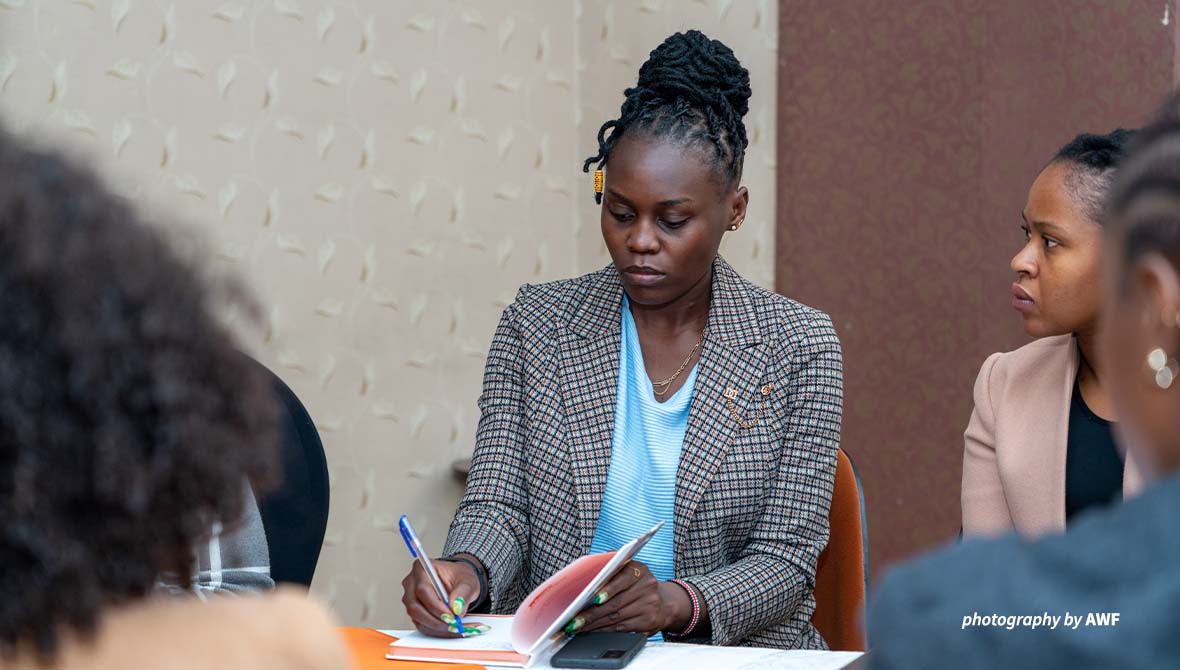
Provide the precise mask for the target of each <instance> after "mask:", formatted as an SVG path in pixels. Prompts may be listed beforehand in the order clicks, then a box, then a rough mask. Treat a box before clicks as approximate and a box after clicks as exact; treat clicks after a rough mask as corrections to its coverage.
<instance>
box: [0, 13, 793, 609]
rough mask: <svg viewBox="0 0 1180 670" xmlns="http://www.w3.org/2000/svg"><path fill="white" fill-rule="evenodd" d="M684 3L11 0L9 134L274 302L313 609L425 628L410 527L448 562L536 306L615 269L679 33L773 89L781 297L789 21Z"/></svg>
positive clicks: (758, 102) (756, 237) (738, 243)
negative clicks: (495, 378) (779, 109)
mask: <svg viewBox="0 0 1180 670" xmlns="http://www.w3.org/2000/svg"><path fill="white" fill-rule="evenodd" d="M680 5H681V3H671V2H669V3H652V2H644V3H632V2H615V3H605V4H600V3H596V2H585V3H575V2H556V1H549V0H534V1H531V2H511V1H509V0H496V1H494V2H492V1H484V2H470V3H465V4H460V3H455V2H445V3H444V2H427V1H418V2H413V1H408V0H399V1H397V2H391V1H385V0H351V1H350V0H337V1H335V2H325V1H320V2H314V1H310V0H237V1H235V0H214V1H211V2H205V1H203V0H73V1H67V0H0V114H2V115H3V117H4V118H5V119H6V120H7V122H8V124H9V126H11V127H13V128H15V129H16V130H18V131H20V132H23V133H27V134H29V135H30V136H34V137H38V138H42V139H44V140H46V141H48V142H50V143H52V144H54V145H57V146H63V147H66V148H67V149H68V150H70V151H71V152H72V153H75V154H78V155H81V156H84V157H85V158H87V159H89V160H92V161H95V162H96V163H98V164H99V165H101V166H102V169H103V172H104V174H105V175H106V176H107V179H108V180H109V181H110V182H111V183H112V185H113V186H114V187H115V188H116V189H117V190H118V191H119V192H121V193H123V194H124V195H126V196H127V197H129V198H132V199H134V200H136V201H138V202H140V203H141V204H142V205H143V206H144V207H146V208H148V209H149V211H166V212H168V214H169V220H173V221H176V220H179V221H182V222H184V223H187V224H189V226H191V227H192V228H196V229H197V230H199V231H200V232H201V233H202V234H203V235H205V236H206V237H208V238H209V239H211V241H212V247H213V251H214V252H215V256H216V262H217V263H219V264H221V266H222V267H223V268H227V269H230V270H231V271H236V272H240V273H243V274H244V275H245V276H246V277H247V279H248V280H249V281H250V282H251V283H252V284H253V286H254V287H255V288H256V290H257V292H258V294H259V296H260V297H261V299H262V300H263V302H264V304H265V305H266V324H265V327H264V329H263V331H264V332H261V333H251V334H249V335H248V336H247V341H248V342H249V346H250V347H251V349H252V350H253V351H254V352H255V353H256V355H258V356H259V358H261V359H262V360H263V361H264V362H265V363H267V364H268V365H270V366H271V367H272V368H273V369H274V370H276V372H278V373H279V375H280V376H282V377H283V378H284V379H285V380H286V381H287V382H288V383H289V384H290V385H291V386H292V388H294V390H295V392H296V393H297V394H298V395H299V396H300V397H301V398H302V399H303V401H304V403H305V404H306V405H307V406H308V408H309V410H310V412H311V414H312V416H313V417H314V419H315V421H316V424H317V426H318V427H319V429H320V431H321V435H322V436H323V439H324V443H325V447H326V449H327V452H328V460H329V467H330V470H331V480H332V495H333V499H332V510H331V517H330V520H329V526H328V535H327V538H326V540H325V547H324V551H323V554H322V557H321V559H320V565H319V569H318V571H317V575H316V581H315V584H314V585H313V588H314V590H315V591H317V592H319V593H320V594H322V595H324V596H326V597H328V598H330V599H331V600H332V601H333V603H334V604H335V606H336V608H337V610H338V612H339V614H340V616H341V618H342V619H343V620H344V621H345V622H346V623H350V624H373V625H382V626H398V625H404V624H405V623H406V618H405V616H404V613H403V611H402V609H401V605H400V600H399V599H400V597H401V588H400V580H401V576H402V575H403V574H404V572H405V570H406V569H407V567H408V564H409V561H408V558H407V554H406V552H405V549H404V547H403V546H402V543H401V540H400V538H399V537H398V536H397V533H396V531H395V530H393V529H394V524H395V522H396V518H397V515H399V514H401V513H408V514H410V515H411V516H412V518H414V519H415V523H416V525H417V526H418V527H419V530H420V532H421V534H422V536H423V540H424V542H425V543H426V544H427V546H428V547H430V548H432V549H434V550H436V551H437V550H438V549H439V548H441V544H442V539H443V536H444V534H445V529H446V525H447V522H448V521H449V518H450V515H451V513H452V511H453V508H454V505H455V503H456V502H457V501H458V497H459V495H460V493H461V486H460V485H459V484H458V483H456V482H454V481H453V479H452V476H451V473H450V464H451V461H452V460H453V459H455V458H459V457H461V456H465V455H467V454H469V453H470V449H471V445H472V443H473V436H474V429H475V423H476V419H477V409H476V406H475V399H476V397H477V395H478V393H479V383H480V377H481V373H482V368H483V356H484V353H485V350H486V348H487V345H488V342H489V340H490V337H491V333H492V331H493V329H494V328H495V324H496V321H497V319H498V317H499V312H500V310H501V309H502V308H503V307H504V305H505V304H506V303H507V301H509V300H510V299H511V297H512V295H513V294H514V292H515V289H516V287H517V286H518V285H519V284H521V283H523V282H526V281H528V282H536V281H544V280H549V279H554V278H558V277H563V276H570V275H573V274H576V273H578V272H583V271H587V270H590V269H593V268H596V267H599V266H601V265H603V264H605V263H606V257H605V256H602V255H600V253H599V247H600V245H601V242H600V240H599V237H598V233H597V216H596V214H595V212H594V211H593V207H592V203H593V200H592V198H591V196H590V181H589V177H586V176H585V175H582V173H581V172H580V171H579V166H580V160H581V157H582V156H583V154H585V153H587V151H589V149H590V148H591V140H592V137H593V134H594V132H595V130H596V129H597V126H598V124H599V123H600V122H601V119H603V118H606V117H607V116H609V115H613V114H614V113H615V112H616V111H617V107H618V104H619V101H620V100H621V90H622V88H623V87H624V86H625V85H626V84H627V82H629V81H631V80H632V79H633V78H634V76H635V72H636V71H637V70H638V66H639V64H640V63H641V62H642V60H643V59H644V58H645V57H646V53H647V51H649V50H650V49H651V48H652V47H653V46H655V44H657V43H658V42H659V41H660V40H661V39H663V37H665V36H666V35H667V33H669V32H670V31H672V30H674V29H679V28H684V27H700V28H701V29H703V30H705V31H706V32H708V33H710V34H713V35H716V36H717V37H720V38H722V39H725V40H731V42H730V43H731V44H733V45H735V46H736V47H737V50H738V55H739V57H741V58H742V59H743V61H744V62H746V63H747V65H748V67H750V69H751V71H752V72H753V73H754V77H755V79H754V89H755V100H754V104H753V109H752V112H751V115H750V117H749V118H748V123H750V126H751V137H752V138H754V147H753V148H752V149H751V151H750V157H749V158H748V159H747V169H746V180H747V182H748V183H749V184H750V187H751V192H752V196H751V208H750V209H751V215H750V218H749V220H748V225H747V226H746V227H744V228H743V229H742V231H741V233H740V235H739V237H738V238H737V239H735V240H733V241H732V242H727V252H726V253H727V255H728V257H730V259H731V260H732V261H734V262H735V264H736V265H737V267H738V268H739V269H741V270H742V271H743V272H745V273H746V274H747V276H750V277H751V278H752V279H754V280H755V281H757V282H758V283H760V284H763V285H765V286H770V285H771V284H772V279H773V266H772V255H773V254H772V253H771V252H772V249H773V245H772V240H773V237H772V231H771V222H772V212H773V200H772V198H771V190H770V189H771V185H772V183H773V165H772V163H771V157H772V147H773V114H772V107H771V105H770V101H771V100H773V97H774V96H773V85H774V39H775V34H774V31H775V26H776V18H775V15H774V13H773V8H774V3H771V2H736V3H731V2H708V3H685V6H684V7H681V6H680ZM674 6H675V7H674ZM580 119H581V120H580ZM176 215H179V217H177V216H176ZM579 220H580V221H583V222H587V224H586V225H584V226H582V227H581V229H579V228H578V221H579Z"/></svg>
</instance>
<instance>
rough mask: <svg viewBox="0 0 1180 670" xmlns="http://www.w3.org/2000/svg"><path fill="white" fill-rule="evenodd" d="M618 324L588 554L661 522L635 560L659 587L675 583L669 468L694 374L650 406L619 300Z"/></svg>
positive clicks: (676, 458)
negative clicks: (614, 377) (614, 379)
mask: <svg viewBox="0 0 1180 670" xmlns="http://www.w3.org/2000/svg"><path fill="white" fill-rule="evenodd" d="M622 318H623V334H622V343H621V348H620V351H619V389H618V396H617V400H616V402H615V434H614V440H613V442H612V444H611V457H610V470H609V471H608V472H607V476H606V493H605V494H604V496H603V499H602V510H601V511H600V512H599V514H598V526H597V527H596V528H595V529H594V540H593V542H591V544H590V551H591V552H592V553H597V552H601V551H614V550H616V549H618V548H619V547H621V546H623V545H624V544H626V543H628V542H630V541H631V540H634V539H635V538H637V537H639V536H640V535H642V534H644V533H646V532H647V531H648V530H650V529H651V527H652V526H654V525H656V524H657V523H659V522H660V521H663V522H664V524H665V525H664V527H663V528H661V529H660V532H658V533H656V535H655V537H653V538H652V539H651V541H650V542H648V543H647V545H646V546H644V547H643V549H642V550H641V551H640V552H639V554H638V555H637V556H636V557H635V560H637V561H641V562H643V563H645V564H646V565H647V567H648V568H650V569H651V573H652V574H653V575H655V577H656V579H659V580H661V581H666V580H669V579H672V578H673V577H675V576H676V572H675V563H674V562H673V554H672V543H673V538H674V533H673V524H672V511H673V508H674V500H675V497H676V469H677V467H678V466H679V464H680V448H681V445H682V444H683V442H684V433H685V432H686V431H687V430H688V407H689V404H690V403H691V402H692V391H693V384H695V383H696V378H697V368H696V366H695V365H694V366H693V368H692V371H691V372H690V373H689V375H688V379H687V380H685V382H684V386H682V387H680V389H679V390H677V391H676V393H674V394H673V395H672V396H671V397H670V398H668V399H667V400H666V401H664V402H662V403H661V402H659V401H657V400H656V396H655V393H654V392H653V391H652V385H651V380H650V379H649V378H648V376H647V370H645V369H644V367H643V351H642V350H641V349H640V347H639V332H638V331H637V330H636V329H635V319H634V318H633V317H632V316H631V308H630V305H629V304H628V302H627V299H626V297H624V298H623V314H622Z"/></svg>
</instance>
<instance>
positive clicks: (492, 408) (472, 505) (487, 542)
mask: <svg viewBox="0 0 1180 670" xmlns="http://www.w3.org/2000/svg"><path fill="white" fill-rule="evenodd" d="M523 295H524V289H522V290H521V293H520V294H518V295H517V300H518V302H519V300H520V298H521V296H523ZM516 304H517V303H514V304H513V305H509V306H508V308H507V309H505V310H504V314H503V316H502V317H501V318H500V325H499V326H498V327H497V328H496V334H495V335H494V336H493V338H492V345H491V347H490V349H489V351H488V359H487V365H486V366H485V368H484V377H483V391H482V393H481V394H480V397H479V409H480V419H479V426H478V428H477V429H476V435H475V453H474V454H473V456H472V459H471V472H470V473H469V474H468V476H467V489H466V491H465V492H464V494H463V499H462V500H461V501H460V502H459V509H458V510H457V511H456V513H455V518H454V521H452V522H451V528H450V532H449V533H448V535H447V542H446V546H445V547H444V549H443V553H444V555H448V556H449V555H452V554H457V553H469V554H472V555H474V556H475V557H476V558H478V559H479V560H480V562H481V563H483V564H484V567H486V568H487V570H488V577H489V579H488V582H489V583H488V588H489V590H490V592H491V593H490V594H489V595H490V597H491V609H492V611H493V612H499V611H502V610H504V609H506V608H510V607H511V605H512V603H511V602H505V600H506V596H509V598H508V600H510V599H511V597H510V596H511V594H512V593H514V592H515V591H516V589H514V588H513V587H514V585H516V583H517V582H518V580H519V579H520V578H521V573H522V567H523V565H524V563H525V556H527V553H528V548H529V524H528V515H527V511H526V510H527V505H526V499H527V491H526V490H525V484H524V478H523V477H524V474H523V473H524V469H525V464H524V440H525V435H524V429H523V425H522V419H521V417H522V413H523V403H524V395H523V388H522V385H523V380H522V373H521V369H522V365H521V357H522V355H523V354H522V348H521V339H520V332H519V331H518V330H517V322H516V321H517V318H516Z"/></svg>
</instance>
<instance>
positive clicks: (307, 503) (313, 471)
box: [258, 370, 329, 586]
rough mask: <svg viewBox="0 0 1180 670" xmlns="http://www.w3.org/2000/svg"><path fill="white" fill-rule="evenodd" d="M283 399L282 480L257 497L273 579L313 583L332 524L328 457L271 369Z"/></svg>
mask: <svg viewBox="0 0 1180 670" xmlns="http://www.w3.org/2000/svg"><path fill="white" fill-rule="evenodd" d="M267 373H268V374H269V375H270V377H271V380H272V383H273V386H274V388H275V393H276V395H277V396H278V397H279V400H280V401H281V402H280V410H279V414H280V424H281V428H280V430H281V439H282V444H281V445H280V449H279V451H280V454H281V460H282V468H283V470H282V481H281V484H280V485H279V487H278V489H276V490H274V491H272V492H271V493H270V494H268V495H267V496H265V497H262V498H261V499H259V501H258V507H259V511H260V512H261V513H262V526H263V528H264V529H265V531H266V542H267V545H268V546H269V548H270V575H271V578H272V579H274V581H275V583H293V584H302V585H304V586H310V585H311V578H312V576H314V575H315V566H316V563H317V562H318V561H319V558H320V548H321V547H322V546H323V542H324V531H325V530H326V529H327V527H328V500H329V491H328V461H327V458H326V457H325V455H324V445H323V443H322V442H321V441H320V436H319V433H318V432H317V431H316V428H315V424H314V423H313V422H312V420H311V415H309V414H308V413H307V409H306V408H305V407H304V406H303V403H301V402H299V398H297V397H296V396H295V393H294V392H292V391H291V389H290V387H288V386H287V385H286V384H285V383H284V382H283V380H282V379H279V377H278V376H277V375H275V374H274V373H273V372H271V371H270V370H267Z"/></svg>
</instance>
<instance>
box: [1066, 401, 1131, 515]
mask: <svg viewBox="0 0 1180 670" xmlns="http://www.w3.org/2000/svg"><path fill="white" fill-rule="evenodd" d="M1065 449H1066V451H1065V519H1066V522H1067V523H1068V522H1069V521H1070V520H1072V519H1073V516H1074V515H1075V514H1077V513H1078V512H1081V511H1083V510H1086V509H1088V508H1090V507H1099V506H1104V505H1109V504H1110V503H1112V502H1115V501H1118V500H1122V497H1123V456H1122V454H1120V453H1119V451H1118V448H1116V447H1115V445H1114V435H1113V434H1112V432H1111V428H1110V422H1109V421H1107V420H1106V419H1103V418H1102V417H1100V416H1098V415H1097V414H1095V413H1094V412H1092V411H1090V408H1089V407H1087V406H1086V401H1085V400H1083V399H1082V390H1081V386H1080V385H1079V384H1078V382H1077V381H1074V385H1073V400H1072V401H1071V402H1070V404H1069V438H1068V440H1067V441H1066V448H1065Z"/></svg>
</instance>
